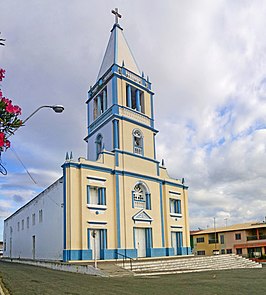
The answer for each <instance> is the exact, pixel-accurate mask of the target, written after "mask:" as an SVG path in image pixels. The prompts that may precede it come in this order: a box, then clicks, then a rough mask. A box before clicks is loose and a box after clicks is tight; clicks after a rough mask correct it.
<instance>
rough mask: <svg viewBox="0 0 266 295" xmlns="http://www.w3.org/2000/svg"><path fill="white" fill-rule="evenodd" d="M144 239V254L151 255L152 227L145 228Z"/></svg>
mask: <svg viewBox="0 0 266 295" xmlns="http://www.w3.org/2000/svg"><path fill="white" fill-rule="evenodd" d="M145 239H146V256H148V257H150V256H151V249H152V229H151V228H145Z"/></svg>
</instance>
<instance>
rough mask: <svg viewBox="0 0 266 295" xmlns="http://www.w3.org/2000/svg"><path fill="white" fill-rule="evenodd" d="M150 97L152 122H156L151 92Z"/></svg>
mask: <svg viewBox="0 0 266 295" xmlns="http://www.w3.org/2000/svg"><path fill="white" fill-rule="evenodd" d="M150 98H151V118H152V122H153V123H152V124H154V109H153V94H151V96H150ZM152 127H153V126H152Z"/></svg>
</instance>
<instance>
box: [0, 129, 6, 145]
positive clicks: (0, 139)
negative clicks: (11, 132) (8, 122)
mask: <svg viewBox="0 0 266 295" xmlns="http://www.w3.org/2000/svg"><path fill="white" fill-rule="evenodd" d="M4 144H5V134H4V133H3V132H0V147H3V146H4Z"/></svg>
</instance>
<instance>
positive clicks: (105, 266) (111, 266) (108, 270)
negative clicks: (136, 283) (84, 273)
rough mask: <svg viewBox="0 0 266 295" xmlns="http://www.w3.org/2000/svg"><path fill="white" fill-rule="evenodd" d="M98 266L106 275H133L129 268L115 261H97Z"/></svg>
mask: <svg viewBox="0 0 266 295" xmlns="http://www.w3.org/2000/svg"><path fill="white" fill-rule="evenodd" d="M98 268H99V269H100V270H101V271H102V272H103V273H104V274H105V275H106V276H108V277H129V276H134V273H133V272H132V271H130V268H129V269H127V268H123V267H121V266H120V265H119V264H116V263H115V262H108V261H106V262H102V261H100V262H98Z"/></svg>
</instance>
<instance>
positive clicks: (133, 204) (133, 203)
mask: <svg viewBox="0 0 266 295" xmlns="http://www.w3.org/2000/svg"><path fill="white" fill-rule="evenodd" d="M132 208H135V202H134V191H132Z"/></svg>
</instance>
